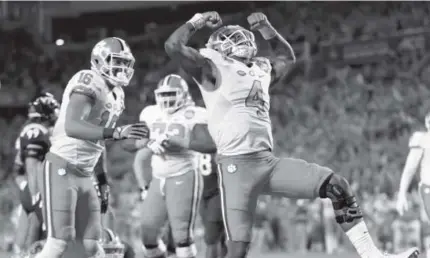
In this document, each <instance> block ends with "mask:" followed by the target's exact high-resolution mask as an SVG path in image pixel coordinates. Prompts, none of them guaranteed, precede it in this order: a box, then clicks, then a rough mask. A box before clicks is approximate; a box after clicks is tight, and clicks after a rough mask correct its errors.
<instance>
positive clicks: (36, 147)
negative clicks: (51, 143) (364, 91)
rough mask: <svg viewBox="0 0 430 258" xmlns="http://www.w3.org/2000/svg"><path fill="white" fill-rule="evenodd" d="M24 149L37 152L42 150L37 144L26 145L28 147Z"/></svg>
mask: <svg viewBox="0 0 430 258" xmlns="http://www.w3.org/2000/svg"><path fill="white" fill-rule="evenodd" d="M26 149H38V150H42V149H43V147H42V146H40V145H38V144H28V145H27V146H26Z"/></svg>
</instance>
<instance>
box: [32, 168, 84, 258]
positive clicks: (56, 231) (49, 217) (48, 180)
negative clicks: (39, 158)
mask: <svg viewBox="0 0 430 258" xmlns="http://www.w3.org/2000/svg"><path fill="white" fill-rule="evenodd" d="M42 170H43V171H40V173H38V178H37V179H38V189H40V190H41V194H42V208H43V213H44V214H43V221H44V223H45V226H46V231H47V240H46V243H45V245H44V246H43V249H42V251H41V252H40V253H38V254H37V255H36V258H57V257H58V258H60V257H61V256H62V255H63V253H64V252H65V250H66V247H67V241H70V240H73V239H75V236H76V231H75V208H76V201H77V190H76V188H75V182H74V178H75V176H74V175H72V174H71V173H68V172H69V171H68V170H66V169H65V168H63V165H62V164H61V163H57V162H51V161H50V160H45V162H44V164H43V167H42Z"/></svg>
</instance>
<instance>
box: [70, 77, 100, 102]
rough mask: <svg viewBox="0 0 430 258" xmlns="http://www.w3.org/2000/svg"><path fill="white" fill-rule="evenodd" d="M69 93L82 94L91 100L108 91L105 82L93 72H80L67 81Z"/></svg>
mask: <svg viewBox="0 0 430 258" xmlns="http://www.w3.org/2000/svg"><path fill="white" fill-rule="evenodd" d="M69 85H70V86H71V87H72V89H71V92H70V93H80V94H84V95H86V96H88V97H90V98H91V99H97V98H99V97H100V96H101V95H102V94H103V92H105V91H106V90H107V89H108V86H107V84H106V82H105V80H104V79H103V78H102V77H101V76H100V75H99V74H98V73H96V72H94V71H93V70H81V71H79V72H77V73H76V74H75V75H73V77H72V79H70V81H69Z"/></svg>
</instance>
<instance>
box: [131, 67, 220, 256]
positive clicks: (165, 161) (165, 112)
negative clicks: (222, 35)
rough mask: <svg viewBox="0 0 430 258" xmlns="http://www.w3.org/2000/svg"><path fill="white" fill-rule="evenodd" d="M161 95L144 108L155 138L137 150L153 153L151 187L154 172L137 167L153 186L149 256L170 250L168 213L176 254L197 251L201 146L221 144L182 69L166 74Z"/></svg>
mask: <svg viewBox="0 0 430 258" xmlns="http://www.w3.org/2000/svg"><path fill="white" fill-rule="evenodd" d="M155 99H156V102H157V104H156V105H153V106H148V107H146V108H145V109H144V110H142V113H141V114H140V120H141V121H146V122H147V123H148V126H149V127H150V128H151V134H152V136H151V141H150V142H149V143H148V145H147V147H145V148H144V149H142V150H140V151H139V152H138V153H137V155H136V159H140V162H141V163H144V162H145V161H148V160H149V158H148V157H149V156H150V155H152V154H153V155H152V161H151V165H152V176H153V178H152V180H151V183H150V184H149V187H148V184H147V182H145V178H148V177H143V176H141V175H143V174H147V172H146V171H135V173H136V176H137V177H138V178H139V177H141V179H140V180H139V181H140V182H141V187H142V188H143V189H144V191H145V189H147V194H146V198H145V200H144V202H143V205H142V211H143V212H142V234H143V236H142V242H143V245H144V253H145V256H146V257H148V258H156V257H157V258H158V257H165V256H166V248H165V245H164V244H162V243H160V241H159V235H160V230H161V229H162V227H163V226H164V224H165V223H166V221H167V219H168V220H169V223H170V226H171V230H172V236H173V241H174V244H175V247H176V256H177V257H179V258H190V257H195V256H196V253H197V251H196V247H195V245H194V239H193V230H194V222H195V219H196V215H197V211H198V207H199V201H200V199H201V194H202V189H203V181H202V176H201V174H200V173H199V171H198V170H197V169H196V167H195V162H194V160H195V157H196V154H197V153H196V152H195V151H200V152H215V150H216V149H215V144H214V143H213V142H212V140H211V139H210V135H209V132H208V130H207V125H206V110H205V109H204V108H201V107H197V106H195V105H194V102H192V101H190V96H189V93H188V85H187V83H186V82H185V80H184V79H182V78H181V77H180V76H179V75H176V74H171V75H168V76H166V77H165V78H164V79H162V80H161V81H160V82H159V84H158V87H157V89H156V90H155ZM167 135H169V136H167ZM167 138H169V139H171V140H167ZM175 139H176V140H178V141H179V144H177V143H176V142H175ZM180 146H185V147H186V148H182V147H180ZM144 167H145V166H142V168H143V169H144ZM142 168H141V169H140V170H142ZM148 211H150V212H148Z"/></svg>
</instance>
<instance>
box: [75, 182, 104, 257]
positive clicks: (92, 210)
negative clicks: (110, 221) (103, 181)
mask: <svg viewBox="0 0 430 258" xmlns="http://www.w3.org/2000/svg"><path fill="white" fill-rule="evenodd" d="M76 181H77V185H78V187H79V192H80V194H79V198H78V201H77V204H76V239H77V240H82V243H83V247H84V250H85V253H86V257H89V258H97V257H104V250H103V248H102V246H101V245H100V243H99V240H100V238H101V226H102V224H101V211H100V201H99V198H98V196H97V191H96V189H95V187H94V184H93V180H92V179H91V178H90V177H81V178H78V179H77V180H76Z"/></svg>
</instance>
